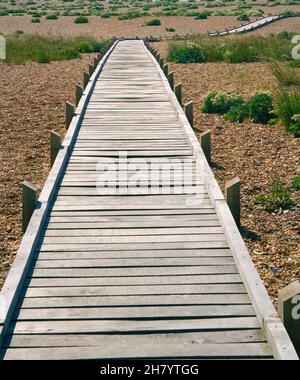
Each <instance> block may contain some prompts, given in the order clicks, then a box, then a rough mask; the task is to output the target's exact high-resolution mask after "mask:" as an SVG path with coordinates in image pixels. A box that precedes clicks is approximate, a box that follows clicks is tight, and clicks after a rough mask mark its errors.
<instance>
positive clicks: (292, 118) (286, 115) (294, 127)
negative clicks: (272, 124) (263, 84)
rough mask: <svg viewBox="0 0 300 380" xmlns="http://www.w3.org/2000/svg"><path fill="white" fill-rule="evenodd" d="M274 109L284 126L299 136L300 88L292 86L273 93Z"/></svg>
mask: <svg viewBox="0 0 300 380" xmlns="http://www.w3.org/2000/svg"><path fill="white" fill-rule="evenodd" d="M274 110H275V113H276V115H277V116H278V118H279V119H280V121H281V122H282V123H283V125H284V126H285V128H286V129H287V130H288V131H289V132H291V133H293V134H294V135H295V136H296V137H299V136H300V120H298V118H297V116H296V115H299V110H300V89H299V88H292V89H291V90H289V91H286V90H281V91H278V92H277V93H276V94H275V97H274Z"/></svg>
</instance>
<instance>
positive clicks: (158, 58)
mask: <svg viewBox="0 0 300 380" xmlns="http://www.w3.org/2000/svg"><path fill="white" fill-rule="evenodd" d="M156 60H157V62H158V63H160V54H157V55H156Z"/></svg>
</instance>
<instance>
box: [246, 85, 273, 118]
mask: <svg viewBox="0 0 300 380" xmlns="http://www.w3.org/2000/svg"><path fill="white" fill-rule="evenodd" d="M247 105H248V112H249V116H250V117H251V119H253V121H254V122H255V123H262V124H266V123H267V122H268V121H269V120H270V119H272V117H273V99H272V97H271V95H270V94H269V93H267V92H259V93H256V94H254V95H253V96H252V97H251V99H250V100H249V102H248V104H247Z"/></svg>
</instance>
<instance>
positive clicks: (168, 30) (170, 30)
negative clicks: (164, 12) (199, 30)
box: [166, 27, 175, 32]
mask: <svg viewBox="0 0 300 380" xmlns="http://www.w3.org/2000/svg"><path fill="white" fill-rule="evenodd" d="M166 32H175V28H172V27H167V28H166Z"/></svg>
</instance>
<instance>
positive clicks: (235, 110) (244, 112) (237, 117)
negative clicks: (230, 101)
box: [224, 104, 249, 123]
mask: <svg viewBox="0 0 300 380" xmlns="http://www.w3.org/2000/svg"><path fill="white" fill-rule="evenodd" d="M248 115H249V109H248V107H247V104H239V105H235V106H231V107H230V108H229V111H228V112H227V113H226V114H225V115H224V116H225V119H226V120H229V121H232V122H237V123H241V122H243V121H244V120H245V119H246V118H247V117H248Z"/></svg>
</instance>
